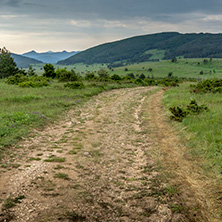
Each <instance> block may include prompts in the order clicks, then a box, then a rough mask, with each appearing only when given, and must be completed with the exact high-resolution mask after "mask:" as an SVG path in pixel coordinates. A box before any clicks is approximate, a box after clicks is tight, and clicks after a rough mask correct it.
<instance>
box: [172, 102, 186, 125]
mask: <svg viewBox="0 0 222 222" xmlns="http://www.w3.org/2000/svg"><path fill="white" fill-rule="evenodd" d="M169 110H170V112H171V113H172V114H173V115H172V116H171V119H174V120H176V121H179V122H182V120H183V118H184V117H186V116H187V115H188V112H187V110H185V109H184V108H181V107H179V106H174V107H170V108H169Z"/></svg>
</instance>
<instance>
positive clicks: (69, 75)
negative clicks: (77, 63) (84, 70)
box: [56, 69, 79, 82]
mask: <svg viewBox="0 0 222 222" xmlns="http://www.w3.org/2000/svg"><path fill="white" fill-rule="evenodd" d="M56 77H57V78H58V79H59V81H60V82H74V81H77V80H78V79H79V76H78V75H77V74H76V73H75V71H74V70H73V69H72V70H71V71H67V69H57V70H56Z"/></svg>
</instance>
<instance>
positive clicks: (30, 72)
mask: <svg viewBox="0 0 222 222" xmlns="http://www.w3.org/2000/svg"><path fill="white" fill-rule="evenodd" d="M27 74H28V76H34V75H35V70H34V69H33V68H32V66H29V69H28V71H27Z"/></svg>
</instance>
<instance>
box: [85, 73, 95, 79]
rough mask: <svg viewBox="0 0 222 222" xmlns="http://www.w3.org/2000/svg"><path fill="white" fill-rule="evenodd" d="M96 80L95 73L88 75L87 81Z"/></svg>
mask: <svg viewBox="0 0 222 222" xmlns="http://www.w3.org/2000/svg"><path fill="white" fill-rule="evenodd" d="M94 79H96V76H95V73H94V72H88V73H86V76H85V80H94Z"/></svg>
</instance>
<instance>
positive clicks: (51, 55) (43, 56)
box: [22, 50, 78, 63]
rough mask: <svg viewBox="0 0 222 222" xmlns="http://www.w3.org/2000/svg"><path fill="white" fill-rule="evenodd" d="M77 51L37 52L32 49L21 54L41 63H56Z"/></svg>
mask: <svg viewBox="0 0 222 222" xmlns="http://www.w3.org/2000/svg"><path fill="white" fill-rule="evenodd" d="M77 53H78V52H75V51H72V52H67V51H65V50H64V51H62V52H52V51H48V52H42V53H38V52H36V51H34V50H33V51H30V52H27V53H24V54H22V56H26V57H29V58H32V59H36V60H39V61H41V62H43V63H57V62H58V61H60V60H64V59H67V58H69V57H71V56H73V55H75V54H77Z"/></svg>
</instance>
